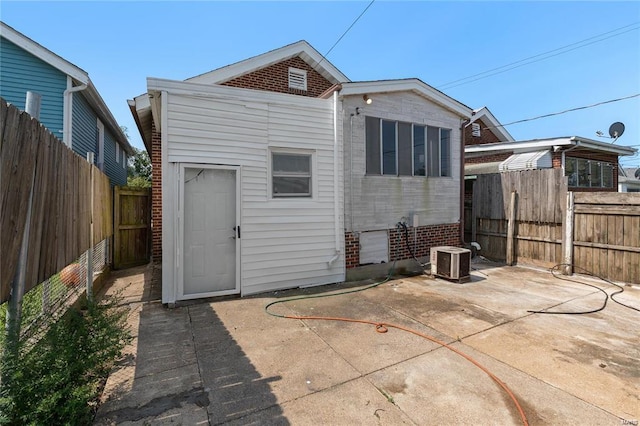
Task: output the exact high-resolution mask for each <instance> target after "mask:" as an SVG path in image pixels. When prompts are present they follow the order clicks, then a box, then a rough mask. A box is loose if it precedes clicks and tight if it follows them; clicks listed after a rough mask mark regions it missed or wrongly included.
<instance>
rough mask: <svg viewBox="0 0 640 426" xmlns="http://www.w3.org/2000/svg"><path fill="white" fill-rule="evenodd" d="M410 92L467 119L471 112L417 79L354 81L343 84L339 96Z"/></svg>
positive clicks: (466, 107) (461, 104)
mask: <svg viewBox="0 0 640 426" xmlns="http://www.w3.org/2000/svg"><path fill="white" fill-rule="evenodd" d="M401 91H412V92H414V93H417V94H418V95H421V96H423V97H425V98H427V99H429V100H431V101H433V102H435V103H437V104H439V105H441V106H443V107H445V108H447V109H449V110H450V111H453V112H455V113H457V114H458V115H460V116H462V117H465V118H469V117H471V113H472V110H471V108H469V107H468V106H466V105H465V104H463V103H461V102H458V101H457V100H455V99H453V98H451V97H449V96H447V95H445V94H444V93H442V92H441V91H439V90H437V89H435V88H433V87H431V86H429V85H428V84H427V83H425V82H423V81H422V80H420V79H418V78H406V79H398V80H375V81H356V82H350V83H343V84H342V90H340V94H341V95H344V96H347V95H365V94H371V93H389V92H401Z"/></svg>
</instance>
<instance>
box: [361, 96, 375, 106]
mask: <svg viewBox="0 0 640 426" xmlns="http://www.w3.org/2000/svg"><path fill="white" fill-rule="evenodd" d="M362 99H363V100H364V103H365V104H367V105H371V102H373V99H371V98H370V97H369V96H368V95H364V96H362Z"/></svg>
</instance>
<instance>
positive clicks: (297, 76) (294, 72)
mask: <svg viewBox="0 0 640 426" xmlns="http://www.w3.org/2000/svg"><path fill="white" fill-rule="evenodd" d="M289 88H290V89H298V90H307V72H306V71H305V70H300V69H298V68H289Z"/></svg>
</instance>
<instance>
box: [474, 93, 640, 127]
mask: <svg viewBox="0 0 640 426" xmlns="http://www.w3.org/2000/svg"><path fill="white" fill-rule="evenodd" d="M638 96H640V93H636V94H635V95H630V96H625V97H624V98H617V99H610V100H608V101H602V102H598V103H595V104H591V105H585V106H581V107H577V108H571V109H566V110H564V111H560V112H552V113H551V114H544V115H539V116H537V117H532V118H525V119H523V120H517V121H512V122H511V123H507V124H501V125H499V126H490V127H485V128H484V129H495V128H498V127H506V126H510V125H512V124H518V123H524V122H525V121H533V120H539V119H541V118H546V117H552V116H554V115H560V114H566V113H567V112H572V111H578V110H581V109H587V108H593V107H596V106H599V105H604V104H610V103H613V102H619V101H624V100H626V99H631V98H636V97H638Z"/></svg>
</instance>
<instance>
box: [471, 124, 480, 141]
mask: <svg viewBox="0 0 640 426" xmlns="http://www.w3.org/2000/svg"><path fill="white" fill-rule="evenodd" d="M471 136H473V137H476V138H479V137H480V136H482V133H481V132H480V123H471Z"/></svg>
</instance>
